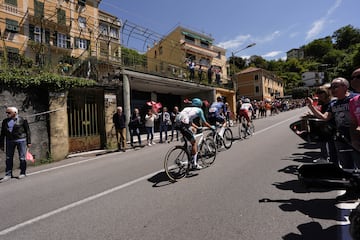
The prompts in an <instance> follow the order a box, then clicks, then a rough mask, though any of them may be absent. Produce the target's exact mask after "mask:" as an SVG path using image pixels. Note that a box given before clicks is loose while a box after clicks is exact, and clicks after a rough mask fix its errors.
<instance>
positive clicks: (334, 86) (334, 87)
mask: <svg viewBox="0 0 360 240" xmlns="http://www.w3.org/2000/svg"><path fill="white" fill-rule="evenodd" d="M340 86H344V84H331V86H330V89H336V88H339V87H340Z"/></svg>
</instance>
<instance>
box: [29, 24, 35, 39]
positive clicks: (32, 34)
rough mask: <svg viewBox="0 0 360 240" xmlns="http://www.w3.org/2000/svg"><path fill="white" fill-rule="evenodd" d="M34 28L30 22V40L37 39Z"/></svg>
mask: <svg viewBox="0 0 360 240" xmlns="http://www.w3.org/2000/svg"><path fill="white" fill-rule="evenodd" d="M34 30H35V26H34V25H31V24H29V39H30V40H33V41H34V40H35V37H34Z"/></svg>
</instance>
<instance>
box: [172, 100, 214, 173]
mask: <svg viewBox="0 0 360 240" xmlns="http://www.w3.org/2000/svg"><path fill="white" fill-rule="evenodd" d="M191 105H192V106H191V107H185V108H184V109H183V110H182V111H181V112H180V113H179V114H178V115H177V117H176V119H175V122H176V127H177V128H178V129H179V130H180V132H181V133H182V135H183V136H184V138H186V139H187V140H188V141H190V142H191V155H192V156H193V164H194V168H195V169H201V168H202V167H201V166H200V165H198V164H197V151H198V150H197V144H196V139H195V134H194V132H193V131H192V130H191V127H193V128H195V129H197V128H199V126H197V125H196V124H194V123H193V121H194V119H196V118H198V117H199V118H200V120H201V122H202V124H203V125H205V126H207V127H209V128H212V129H213V130H215V126H211V125H210V124H209V123H208V122H207V121H206V119H205V116H204V111H203V110H202V109H201V106H202V101H201V99H199V98H194V99H192V100H191Z"/></svg>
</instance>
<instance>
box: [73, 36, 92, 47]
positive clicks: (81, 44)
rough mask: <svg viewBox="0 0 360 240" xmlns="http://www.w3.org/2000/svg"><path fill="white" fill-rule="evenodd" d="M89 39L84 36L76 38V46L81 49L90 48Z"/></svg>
mask: <svg viewBox="0 0 360 240" xmlns="http://www.w3.org/2000/svg"><path fill="white" fill-rule="evenodd" d="M88 46H89V45H88V40H86V39H83V38H76V39H75V47H76V48H80V49H88Z"/></svg>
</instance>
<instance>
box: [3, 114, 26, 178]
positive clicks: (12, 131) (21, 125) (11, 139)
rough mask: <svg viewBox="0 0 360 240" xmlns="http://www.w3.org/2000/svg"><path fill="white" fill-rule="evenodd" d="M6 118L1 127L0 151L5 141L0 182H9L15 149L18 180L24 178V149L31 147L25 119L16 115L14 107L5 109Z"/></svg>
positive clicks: (11, 175)
mask: <svg viewBox="0 0 360 240" xmlns="http://www.w3.org/2000/svg"><path fill="white" fill-rule="evenodd" d="M6 114H7V118H6V119H4V120H3V122H2V125H1V135H0V149H1V150H2V151H3V150H4V143H5V141H4V139H6V170H5V176H4V177H3V178H2V179H1V182H5V181H8V180H10V179H11V178H12V177H13V173H12V171H13V162H14V161H13V160H14V154H15V148H17V149H18V153H19V160H20V175H19V177H18V178H19V179H21V178H24V177H26V159H25V155H26V147H28V148H29V147H30V146H31V133H30V128H29V124H28V122H27V120H26V119H24V118H22V117H20V116H19V115H18V110H17V108H16V107H8V108H7V109H6Z"/></svg>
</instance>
